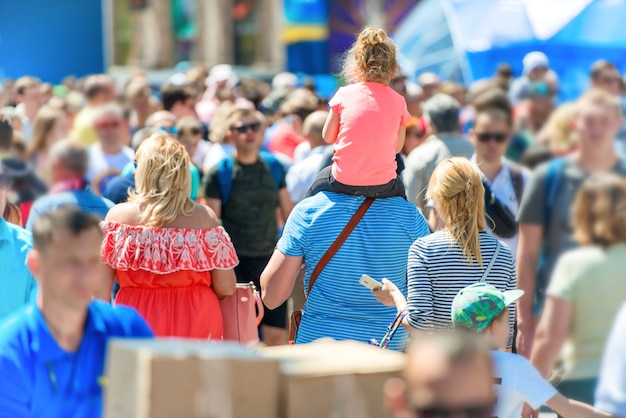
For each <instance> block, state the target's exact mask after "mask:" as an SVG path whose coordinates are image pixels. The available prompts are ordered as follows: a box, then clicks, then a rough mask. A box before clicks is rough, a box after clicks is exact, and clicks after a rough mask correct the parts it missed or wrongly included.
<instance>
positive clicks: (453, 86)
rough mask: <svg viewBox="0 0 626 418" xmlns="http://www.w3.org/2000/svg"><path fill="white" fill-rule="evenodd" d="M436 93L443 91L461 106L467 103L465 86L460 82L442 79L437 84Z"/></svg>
mask: <svg viewBox="0 0 626 418" xmlns="http://www.w3.org/2000/svg"><path fill="white" fill-rule="evenodd" d="M437 93H443V94H447V95H448V96H450V97H453V98H454V100H456V101H457V102H459V106H461V108H464V107H465V106H466V104H467V100H466V94H467V92H466V90H465V86H463V85H462V84H460V83H455V82H454V81H444V82H442V83H441V84H440V85H439V90H438V91H437Z"/></svg>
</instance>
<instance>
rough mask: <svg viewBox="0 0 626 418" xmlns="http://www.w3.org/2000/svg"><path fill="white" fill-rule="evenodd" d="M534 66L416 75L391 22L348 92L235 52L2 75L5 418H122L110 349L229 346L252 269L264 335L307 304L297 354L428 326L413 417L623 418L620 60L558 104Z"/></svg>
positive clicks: (394, 389) (552, 79)
mask: <svg viewBox="0 0 626 418" xmlns="http://www.w3.org/2000/svg"><path fill="white" fill-rule="evenodd" d="M520 58H522V57H520ZM523 65H524V73H523V75H522V76H521V77H520V78H517V79H513V76H512V72H511V69H510V67H509V66H508V65H506V64H503V65H500V66H499V67H498V69H497V71H496V73H495V74H494V77H493V78H491V79H487V80H480V81H478V82H476V83H475V84H473V85H471V86H469V88H467V89H466V88H465V86H463V85H461V84H458V83H455V82H452V81H441V80H439V78H438V77H437V76H436V75H435V74H433V73H425V74H422V75H421V76H420V77H419V78H418V79H417V80H409V79H407V77H406V76H404V75H403V74H402V73H401V72H400V70H399V68H398V65H397V59H396V48H395V46H394V44H393V42H392V41H391V39H390V38H389V37H388V36H387V35H386V34H385V32H384V31H382V30H378V29H371V28H368V29H365V30H364V31H363V32H361V33H360V34H359V35H358V37H357V39H356V41H355V43H354V45H353V47H352V49H351V50H350V51H349V52H348V54H347V55H346V60H345V65H344V71H343V74H342V76H343V80H344V82H345V85H344V86H343V87H341V88H339V90H338V91H337V92H336V93H335V94H334V95H333V97H329V98H326V97H321V96H320V95H319V93H318V92H317V91H316V89H315V85H314V84H313V83H312V82H310V81H309V80H305V82H302V81H301V80H299V78H298V77H297V76H296V75H294V74H290V73H286V72H285V73H280V74H277V75H276V76H275V77H274V78H273V80H272V82H271V84H270V83H266V82H263V81H261V80H256V79H247V78H244V79H240V78H239V77H238V75H237V73H236V72H235V71H234V69H233V68H231V67H230V66H228V65H218V66H215V67H213V68H211V69H207V68H205V67H204V66H197V67H193V68H191V69H190V70H188V71H187V72H185V73H177V74H175V75H173V76H172V77H171V78H170V79H169V80H168V81H167V82H166V83H165V84H163V85H162V86H160V88H159V89H158V90H157V89H153V87H152V86H151V84H150V82H149V80H148V78H147V76H146V74H145V73H143V72H138V73H137V74H133V75H132V76H131V77H129V78H128V79H125V80H114V79H112V78H111V77H109V76H108V75H104V74H99V75H91V76H88V77H85V78H84V79H79V80H76V79H73V78H67V79H66V80H64V82H63V84H62V85H58V86H51V85H49V84H47V83H42V82H41V81H40V80H38V79H36V78H34V77H31V76H24V77H21V78H19V79H18V80H16V81H15V82H9V81H7V82H4V84H3V89H2V90H1V91H0V215H3V216H2V219H0V286H1V288H0V321H2V323H3V325H1V326H0V375H1V376H2V377H0V416H10V417H22V416H24V417H25V416H99V414H100V411H101V402H102V401H101V394H102V387H101V386H102V383H101V382H100V381H99V380H98V378H99V377H100V376H102V374H103V367H104V366H103V364H104V357H105V354H106V341H107V339H108V338H113V337H116V338H124V337H129V338H151V337H153V336H157V337H183V338H198V339H205V340H218V341H219V340H222V339H223V337H224V326H223V324H224V321H223V320H222V312H221V310H220V303H219V300H220V299H221V298H223V297H226V296H229V295H232V294H233V292H235V289H236V284H237V283H240V284H246V283H250V282H252V283H254V285H255V286H256V288H257V289H259V290H260V291H261V295H262V299H263V304H264V305H265V306H264V308H265V314H264V315H263V319H262V322H261V324H260V326H259V336H260V339H261V340H262V342H263V343H264V344H266V345H281V344H286V343H287V342H288V339H289V338H288V329H289V321H288V316H289V313H290V312H289V311H290V310H293V311H298V310H299V309H300V308H303V309H302V311H301V312H302V315H301V322H299V324H297V325H298V327H297V333H295V334H294V335H293V337H294V343H296V344H304V343H309V342H312V341H315V340H317V339H319V338H326V337H330V338H335V339H338V340H345V339H349V340H356V341H360V342H363V343H368V342H370V343H377V342H376V339H379V338H381V337H382V336H383V335H385V333H386V332H387V333H388V330H389V329H391V328H392V329H393V333H392V335H391V337H393V338H392V339H391V340H390V341H387V344H388V345H385V347H386V348H389V349H394V350H405V349H407V343H408V341H409V340H410V339H411V338H413V339H415V340H416V342H415V346H414V347H412V348H409V349H408V355H409V362H408V366H407V370H406V376H405V379H404V381H396V380H394V381H390V382H389V384H388V385H387V386H386V387H385V389H384V390H385V394H386V397H387V399H388V403H389V407H390V410H391V411H393V412H394V413H397V414H398V415H397V416H407V415H406V412H407V411H409V410H410V411H417V413H418V416H424V417H439V416H442V417H443V416H449V415H457V414H461V415H464V416H473V417H479V418H483V417H484V418H487V417H491V416H499V417H515V416H520V415H524V416H525V417H526V416H530V414H531V413H532V411H531V410H535V409H537V408H539V407H540V406H541V405H544V404H546V405H548V406H550V407H551V408H553V409H554V410H555V411H556V412H558V413H559V414H560V415H561V416H566V417H568V416H571V417H574V416H576V417H606V416H626V402H625V401H624V400H625V399H626V360H625V359H626V357H624V356H623V352H624V351H623V350H625V349H626V335H625V334H624V329H626V307H624V308H623V309H622V306H623V304H624V302H626V282H624V283H623V282H622V279H621V273H622V272H623V271H626V257H624V254H622V253H624V251H626V160H625V158H626V154H625V153H626V145H625V141H626V124H625V123H624V117H623V107H624V104H623V101H622V94H623V93H624V92H625V91H626V88H625V87H624V82H623V81H622V78H621V76H620V74H619V72H618V69H617V68H616V67H615V66H614V65H613V64H611V63H610V62H607V61H603V60H600V61H598V62H597V63H596V64H594V65H593V67H592V68H591V69H590V80H589V81H590V83H589V84H590V85H589V89H588V90H587V91H585V92H584V93H583V94H582V95H581V96H580V98H579V99H578V100H576V101H575V102H573V103H559V102H558V74H556V73H554V71H552V70H551V69H550V65H549V59H548V57H546V56H545V55H544V54H543V53H541V52H532V53H529V54H528V55H526V56H525V57H523ZM2 106H4V107H2ZM362 275H368V276H370V277H371V278H373V279H374V280H376V281H379V282H380V285H379V286H376V287H374V288H367V287H365V286H363V285H362V284H361V283H360V281H359V279H360V278H361V276H362ZM290 300H291V301H292V303H291V304H290V303H289V301H290ZM290 306H291V308H290ZM127 307H130V308H132V309H128V308H127ZM620 309H622V311H621V313H620ZM616 318H617V322H616V324H615V325H613V323H614V320H615V319H616ZM390 324H392V325H394V324H395V326H393V327H391V326H390ZM451 328H462V329H463V331H459V332H463V333H464V334H463V335H462V336H459V335H458V334H454V333H452V334H449V333H446V332H443V333H442V334H441V335H438V336H436V337H431V338H430V339H429V338H427V337H425V335H427V334H428V335H430V334H432V333H435V331H438V330H448V329H451ZM611 330H613V331H611ZM473 334H476V335H473ZM411 335H414V337H410V336H411ZM609 337H610V338H609ZM489 350H492V351H491V356H489V354H488V351H489ZM498 350H500V351H498ZM514 353H515V354H514ZM604 353H606V358H605V360H604V364H602V359H603V354H604ZM482 377H484V379H483V380H481V379H482ZM494 377H495V379H496V381H497V385H498V386H499V390H500V392H499V395H498V399H497V405H496V409H495V412H494V402H495V401H496V400H495V398H494V396H493V393H492V391H491V386H492V384H493V382H494ZM548 378H551V380H552V381H554V382H558V384H557V386H556V389H555V388H553V387H552V386H551V384H550V383H549V382H548V381H547V380H546V379H548ZM381 390H382V388H381ZM557 390H558V392H557ZM422 401H423V402H426V403H421V402H422ZM594 402H595V405H596V407H597V409H594V408H592V407H591V406H589V405H594ZM524 403H526V404H527V406H526V407H524ZM69 411H71V412H69ZM601 411H603V412H601Z"/></svg>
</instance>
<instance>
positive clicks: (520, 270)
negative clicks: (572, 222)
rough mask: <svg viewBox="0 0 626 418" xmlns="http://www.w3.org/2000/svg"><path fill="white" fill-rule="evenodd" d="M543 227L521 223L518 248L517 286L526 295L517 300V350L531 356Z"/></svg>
mask: <svg viewBox="0 0 626 418" xmlns="http://www.w3.org/2000/svg"><path fill="white" fill-rule="evenodd" d="M542 237H543V227H542V226H540V225H532V224H525V223H521V224H520V226H519V244H518V248H517V288H518V289H521V290H523V291H524V296H523V297H522V298H521V299H520V300H519V301H518V302H517V344H516V348H517V352H518V353H519V354H521V355H523V356H524V357H526V358H528V357H530V353H531V350H532V345H533V338H534V333H535V326H534V322H533V321H534V319H533V299H534V295H535V288H536V285H537V263H538V261H539V253H540V251H541V241H542Z"/></svg>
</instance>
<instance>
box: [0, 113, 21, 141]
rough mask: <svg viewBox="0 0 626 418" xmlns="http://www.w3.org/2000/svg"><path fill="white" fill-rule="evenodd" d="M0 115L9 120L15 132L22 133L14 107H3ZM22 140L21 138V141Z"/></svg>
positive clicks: (19, 119) (19, 120)
mask: <svg viewBox="0 0 626 418" xmlns="http://www.w3.org/2000/svg"><path fill="white" fill-rule="evenodd" d="M0 115H1V116H3V117H6V118H8V119H9V121H10V122H11V126H12V127H13V130H14V131H15V132H19V133H20V134H21V133H22V119H21V118H20V117H19V115H18V114H17V112H16V111H15V108H14V107H3V108H2V109H0ZM23 139H24V138H23V136H22V140H23Z"/></svg>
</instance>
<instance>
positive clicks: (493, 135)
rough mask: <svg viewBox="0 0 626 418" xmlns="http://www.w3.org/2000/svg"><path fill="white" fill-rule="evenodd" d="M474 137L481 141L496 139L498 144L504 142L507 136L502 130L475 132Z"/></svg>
mask: <svg viewBox="0 0 626 418" xmlns="http://www.w3.org/2000/svg"><path fill="white" fill-rule="evenodd" d="M476 138H478V141H480V142H483V143H486V142H489V141H496V142H497V143H498V144H503V143H504V142H506V140H507V138H508V136H507V134H505V133H503V132H480V133H478V132H477V133H476Z"/></svg>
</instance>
